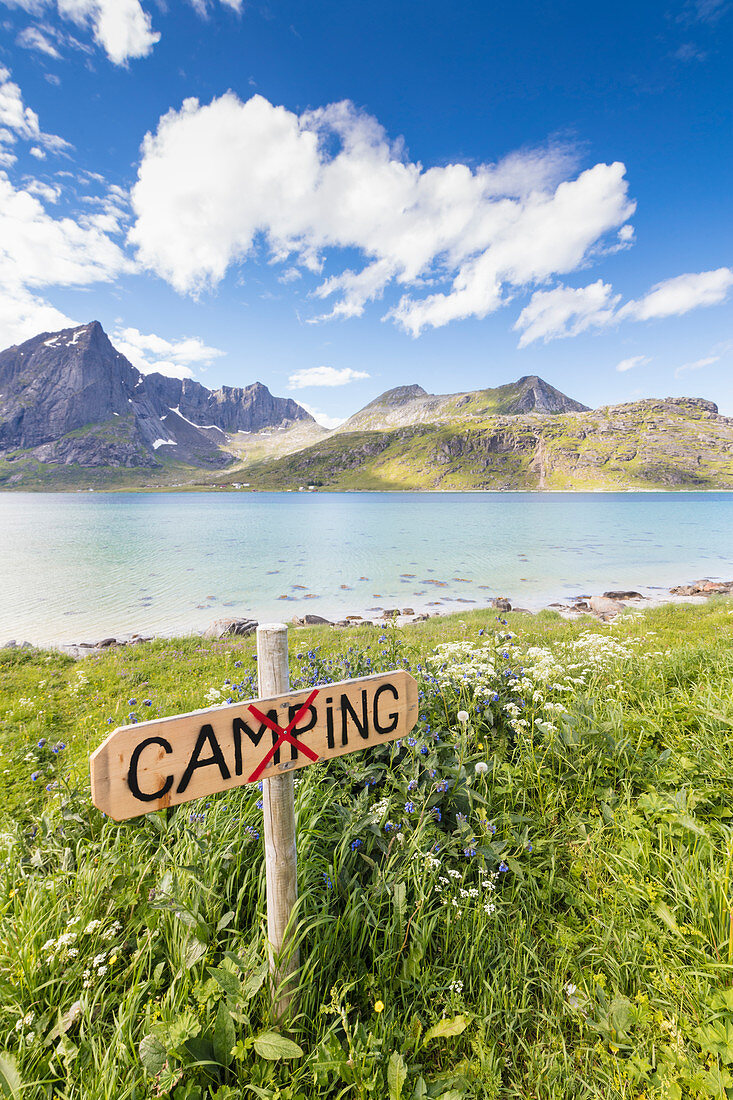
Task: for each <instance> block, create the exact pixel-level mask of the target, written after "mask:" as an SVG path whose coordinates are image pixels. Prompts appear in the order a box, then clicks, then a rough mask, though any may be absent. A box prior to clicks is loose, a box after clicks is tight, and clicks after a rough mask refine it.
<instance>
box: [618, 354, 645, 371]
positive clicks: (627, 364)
mask: <svg viewBox="0 0 733 1100" xmlns="http://www.w3.org/2000/svg"><path fill="white" fill-rule="evenodd" d="M650 362H651V359H650V358H649V356H648V355H632V356H631V358H630V359H622V360H621V362H620V363H617V364H616V370H617V371H621V373H622V374H623V372H624V371H627V370H633V369H634V367H643V366H644V365H645V364H646V363H650Z"/></svg>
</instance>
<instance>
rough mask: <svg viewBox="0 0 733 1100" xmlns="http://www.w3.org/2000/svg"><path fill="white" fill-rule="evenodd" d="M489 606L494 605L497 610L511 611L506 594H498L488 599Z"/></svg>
mask: <svg viewBox="0 0 733 1100" xmlns="http://www.w3.org/2000/svg"><path fill="white" fill-rule="evenodd" d="M489 603H490V605H491V607H495V608H496V610H497V611H511V609H512V605H511V603H510V602H509V600H508V599H507V598H506V596H498V597H497V598H496V599H494V600H489Z"/></svg>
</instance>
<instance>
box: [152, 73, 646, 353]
mask: <svg viewBox="0 0 733 1100" xmlns="http://www.w3.org/2000/svg"><path fill="white" fill-rule="evenodd" d="M571 170H572V166H571V157H570V153H569V151H568V149H567V148H560V147H559V148H549V149H545V150H541V151H536V150H534V151H524V152H519V153H514V154H512V155H511V156H510V157H507V158H505V159H504V160H503V161H501V162H499V163H497V164H483V165H479V166H477V167H475V168H471V167H469V166H468V165H466V164H449V165H446V166H443V167H436V168H427V169H425V168H423V166H422V165H421V164H419V163H415V162H412V161H410V160H409V159H408V158H407V157H406V156H405V153H404V149H403V148H402V146H401V144H400V143H399V142H397V143H390V142H389V141H388V139H387V136H386V135H385V133H384V131H383V129H382V127H381V126H380V125H379V124H378V122H377V121H376V120H375V119H374V118H372V117H370V116H368V115H365V114H363V113H360V112H358V111H357V110H356V109H355V108H354V106H353V105H352V104H350V103H348V102H346V103H337V104H331V105H330V106H328V107H325V108H322V109H320V110H316V111H309V112H305V113H304V114H302V115H300V116H299V115H296V114H294V113H293V112H291V111H288V110H286V109H285V108H282V107H276V106H273V105H272V104H271V103H270V102H268V100H266V99H264V98H263V97H262V96H259V95H256V96H253V97H252V98H251V99H249V100H248V101H247V102H245V103H243V102H241V101H240V100H239V99H238V98H237V96H236V95H234V94H233V93H231V92H230V93H227V94H226V95H224V96H222V97H221V98H219V99H215V100H214V101H213V102H212V103H210V104H208V105H205V106H202V105H200V104H199V102H198V100H196V99H188V100H186V101H185V102H184V104H183V106H182V108H181V109H180V111H170V112H169V113H168V114H166V115H165V116H163V117H162V118H161V119H160V122H159V124H158V129H157V132H156V133H155V134H148V135H147V137H146V139H145V142H144V144H143V150H142V161H141V164H140V169H139V175H138V181H137V184H136V185H135V187H134V189H133V193H132V197H133V207H134V210H135V213H136V216H137V220H136V222H135V224H134V226H133V228H132V231H131V233H130V241H131V243H132V244H134V245H135V246H136V247H137V249H138V254H139V258H140V260H141V262H142V263H143V264H144V265H145V266H146V267H148V268H150V269H151V270H153V271H155V272H157V273H158V274H159V275H161V276H162V277H163V278H165V279H167V280H168V281H169V282H170V283H171V284H172V285H173V286H174V287H175V288H176V289H177V290H178V291H180V292H181V293H190V294H198V293H200V292H201V291H203V290H204V289H206V288H209V287H215V286H216V285H217V284H218V283H219V282H220V281H221V280H222V279H223V278H224V276H225V274H226V272H227V269H228V268H229V267H230V266H231V265H234V264H238V263H241V262H242V261H244V260H246V259H247V258H249V257H251V256H253V255H254V254H255V252H256V250H257V248H258V246H259V243H260V242H262V243H264V245H265V247H266V249H267V251H268V252H269V255H270V259H271V260H272V261H273V262H282V263H286V264H287V267H288V268H289V269H292V268H293V267H294V266H297V267H298V268H300V269H305V270H308V271H311V272H320V271H322V270H323V268H324V265H325V262H326V258H328V259H329V260H330V259H331V254H332V252H333V251H334V250H340V249H343V250H345V249H349V250H350V251H351V252H356V254H357V255H359V256H360V257H361V261H360V267H359V268H358V269H357V270H351V269H349V270H346V271H342V272H340V273H338V274H328V275H327V276H326V277H325V278H324V280H323V281H322V283H321V285H320V286H319V288H318V289H317V291H316V295H317V296H318V297H320V298H327V297H330V296H332V295H333V296H334V298H335V305H334V307H333V309H332V311H331V313H330V314H329V316H331V317H333V316H358V315H359V314H361V313H362V312H363V310H364V307H365V305H366V303H367V302H369V301H370V300H375V299H378V298H380V297H381V296H382V295H383V294H384V291H385V289H386V288H387V287H388V286H389V285H390V284H396V285H398V286H402V287H403V288H404V289H405V290H408V288H409V293H405V294H404V295H403V297H402V300H401V301H400V303H399V305H398V306H397V307H396V308H395V309H393V310H391V311H390V312H389V313H388V316H390V317H391V318H392V319H393V320H395V321H396V322H397V323H398V324H399V325H401V326H402V327H403V328H404V329H406V330H407V331H409V332H411V333H413V334H415V335H417V334H418V333H419V332H421V331H422V330H423V329H424V328H425V327H427V326H434V327H437V326H439V325H443V324H446V323H448V321H450V320H453V319H456V318H459V317H469V316H477V317H482V316H484V315H485V314H486V313H487V312H489V311H491V310H494V309H496V308H497V307H498V306H499V305H501V304H502V303H503V302H504V301H506V300H507V297H508V296H509V295H510V294H511V292H512V288H514V287H523V286H526V285H530V284H532V283H537V282H543V281H545V280H547V279H548V278H550V277H551V276H553V275H555V274H558V273H563V272H569V271H572V270H575V268H577V267H578V266H579V265H580V264H581V263H583V262H584V260H585V259H586V257H587V256H588V255H589V253H590V251H591V250H592V249H593V248H595V247H596V246H598V244H599V242H600V241H601V239H602V238H603V237H604V235H605V234H606V233H607V232H609V231H611V230H618V229H619V228H620V227H622V226H623V224H624V223H625V222H626V220H627V219H628V218H629V217H630V215H631V214H632V213H633V211H634V204H633V203H632V202H630V201H629V199H628V197H627V185H626V181H625V179H624V167H623V165H621V164H611V165H607V164H597V165H596V166H595V167H593V168H591V169H589V170H588V171H586V172H582V173H581V174H580V175H579V176H578V177H577V178H575V179H567V178H565V177H566V176H567V175H568V173H570V172H571ZM436 281H437V282H438V283H442V284H445V286H444V287H443V288H441V290H440V291H439V292H436V293H432V294H430V295H428V296H426V297H422V298H421V297H419V296H417V295H418V292H419V289H420V288H422V287H424V286H425V285H426V282H427V283H430V284H432V285H434V284H435V282H436Z"/></svg>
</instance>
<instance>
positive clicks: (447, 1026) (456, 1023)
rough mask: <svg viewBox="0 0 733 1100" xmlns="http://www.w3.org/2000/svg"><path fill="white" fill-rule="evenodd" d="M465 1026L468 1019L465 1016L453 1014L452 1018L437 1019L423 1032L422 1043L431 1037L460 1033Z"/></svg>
mask: <svg viewBox="0 0 733 1100" xmlns="http://www.w3.org/2000/svg"><path fill="white" fill-rule="evenodd" d="M467 1027H468V1020H467V1019H466V1017H465V1016H454V1017H453V1019H452V1020H438V1022H437V1024H433V1026H432V1027H429V1028H428V1030H427V1031H426V1032H425V1038H424V1039H423V1041H422V1045H423V1046H425V1044H426V1043H429V1042H430V1040H431V1039H447V1038H449V1036H451V1035H460V1034H461V1032H463V1031H465V1030H466V1028H467Z"/></svg>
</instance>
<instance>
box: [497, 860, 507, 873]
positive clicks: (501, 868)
mask: <svg viewBox="0 0 733 1100" xmlns="http://www.w3.org/2000/svg"><path fill="white" fill-rule="evenodd" d="M508 870H509V864H508V863H505V862H504V860H502V861H501V863H500V864H499V871H500V872H501V874H502V875H503V874H505V873H506V872H507V871H508Z"/></svg>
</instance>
